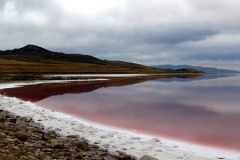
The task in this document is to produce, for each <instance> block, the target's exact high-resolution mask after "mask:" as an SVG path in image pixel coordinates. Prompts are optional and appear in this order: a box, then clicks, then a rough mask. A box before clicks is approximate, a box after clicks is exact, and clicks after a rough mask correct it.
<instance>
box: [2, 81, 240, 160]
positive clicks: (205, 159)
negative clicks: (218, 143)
mask: <svg viewBox="0 0 240 160" xmlns="http://www.w3.org/2000/svg"><path fill="white" fill-rule="evenodd" d="M23 84H24V83H21V85H23ZM15 85H16V84H15ZM17 85H19V84H17ZM3 87H4V85H3V84H0V89H1V88H3ZM0 108H1V109H4V110H8V111H10V112H12V113H14V114H16V115H20V116H27V117H31V118H33V120H34V121H35V122H38V123H41V124H42V125H44V126H45V128H46V129H52V130H55V131H57V132H58V133H60V134H62V135H69V134H70V135H72V134H73V135H80V137H84V138H86V139H88V140H89V141H90V143H97V144H98V145H99V146H100V147H102V148H106V149H109V151H112V152H116V151H123V152H126V153H128V154H132V155H135V156H137V157H138V158H140V157H141V156H143V155H150V156H153V157H155V158H157V159H161V160H174V159H183V160H213V159H220V158H225V159H229V160H239V159H240V153H234V152H229V151H222V150H217V149H212V148H207V147H201V146H197V145H192V144H187V143H182V142H177V141H172V140H167V139H163V138H160V142H158V139H159V138H158V139H156V138H154V137H151V136H146V135H142V134H138V133H134V132H129V131H123V130H120V129H116V128H111V127H106V126H104V125H99V124H96V123H92V122H88V121H85V120H82V119H78V118H74V117H72V116H69V115H66V114H63V113H60V112H57V111H51V110H47V109H43V108H41V107H39V106H36V105H35V104H33V103H31V102H25V101H22V100H20V99H17V98H9V97H6V96H3V95H0Z"/></svg>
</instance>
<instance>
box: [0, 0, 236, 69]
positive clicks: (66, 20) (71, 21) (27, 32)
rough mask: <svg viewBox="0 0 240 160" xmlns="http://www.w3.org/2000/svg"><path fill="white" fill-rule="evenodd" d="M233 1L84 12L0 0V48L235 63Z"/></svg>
mask: <svg viewBox="0 0 240 160" xmlns="http://www.w3.org/2000/svg"><path fill="white" fill-rule="evenodd" d="M72 3H73V2H72ZM81 4H83V2H81ZM76 5H80V4H76ZM239 5H240V1H238V0H231V1H228V2H226V1H223V0H219V1H207V0H202V1H190V0H185V1H183V0H169V1H164V0H150V1H148V2H146V1H143V0H132V1H122V4H121V5H119V6H117V7H113V8H109V9H107V10H100V11H98V12H96V13H92V14H89V13H84V12H82V11H81V10H80V11H77V10H74V9H70V8H69V9H67V8H66V7H65V6H63V5H61V1H55V0H42V1H37V0H31V1H20V0H8V1H7V0H4V1H0V12H1V15H3V16H1V17H0V26H1V29H0V34H1V37H0V40H1V42H4V43H2V44H1V47H0V50H5V49H12V48H16V47H22V46H24V45H26V44H28V43H31V44H36V45H40V46H42V47H45V48H48V49H51V50H56V51H63V52H67V53H82V54H91V55H93V56H96V57H99V58H103V59H116V60H125V61H131V62H138V63H144V64H154V63H171V64H186V63H187V64H189V63H191V64H205V65H208V64H207V63H205V62H206V61H209V62H210V63H209V65H214V64H215V63H216V66H217V65H218V63H219V62H218V61H219V60H220V61H225V60H227V61H232V60H234V61H236V60H239V61H240V58H239V52H238V51H239V49H240V39H239V38H238V37H239V36H238V35H240V20H239V18H238V17H239V15H240V10H239V9H238V7H237V6H239ZM228 67H231V68H232V67H233V66H225V68H228ZM235 69H238V70H240V66H239V65H238V66H235Z"/></svg>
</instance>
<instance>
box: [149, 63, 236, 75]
mask: <svg viewBox="0 0 240 160" xmlns="http://www.w3.org/2000/svg"><path fill="white" fill-rule="evenodd" d="M152 67H156V68H162V69H163V68H169V69H173V70H179V69H182V68H193V69H196V70H198V71H203V72H205V73H224V74H237V73H240V72H239V71H235V70H228V69H218V68H212V67H200V66H191V65H170V64H166V65H153V66H152Z"/></svg>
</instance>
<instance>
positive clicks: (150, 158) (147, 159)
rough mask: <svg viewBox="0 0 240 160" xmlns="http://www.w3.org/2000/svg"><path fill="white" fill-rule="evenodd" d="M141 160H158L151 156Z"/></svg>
mask: <svg viewBox="0 0 240 160" xmlns="http://www.w3.org/2000/svg"><path fill="white" fill-rule="evenodd" d="M139 160H157V159H156V158H153V157H151V156H148V155H145V156H142V157H141V158H140V159H139Z"/></svg>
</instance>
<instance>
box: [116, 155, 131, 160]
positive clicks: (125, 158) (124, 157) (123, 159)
mask: <svg viewBox="0 0 240 160" xmlns="http://www.w3.org/2000/svg"><path fill="white" fill-rule="evenodd" d="M118 160H132V157H131V156H129V155H122V156H120V157H118Z"/></svg>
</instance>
